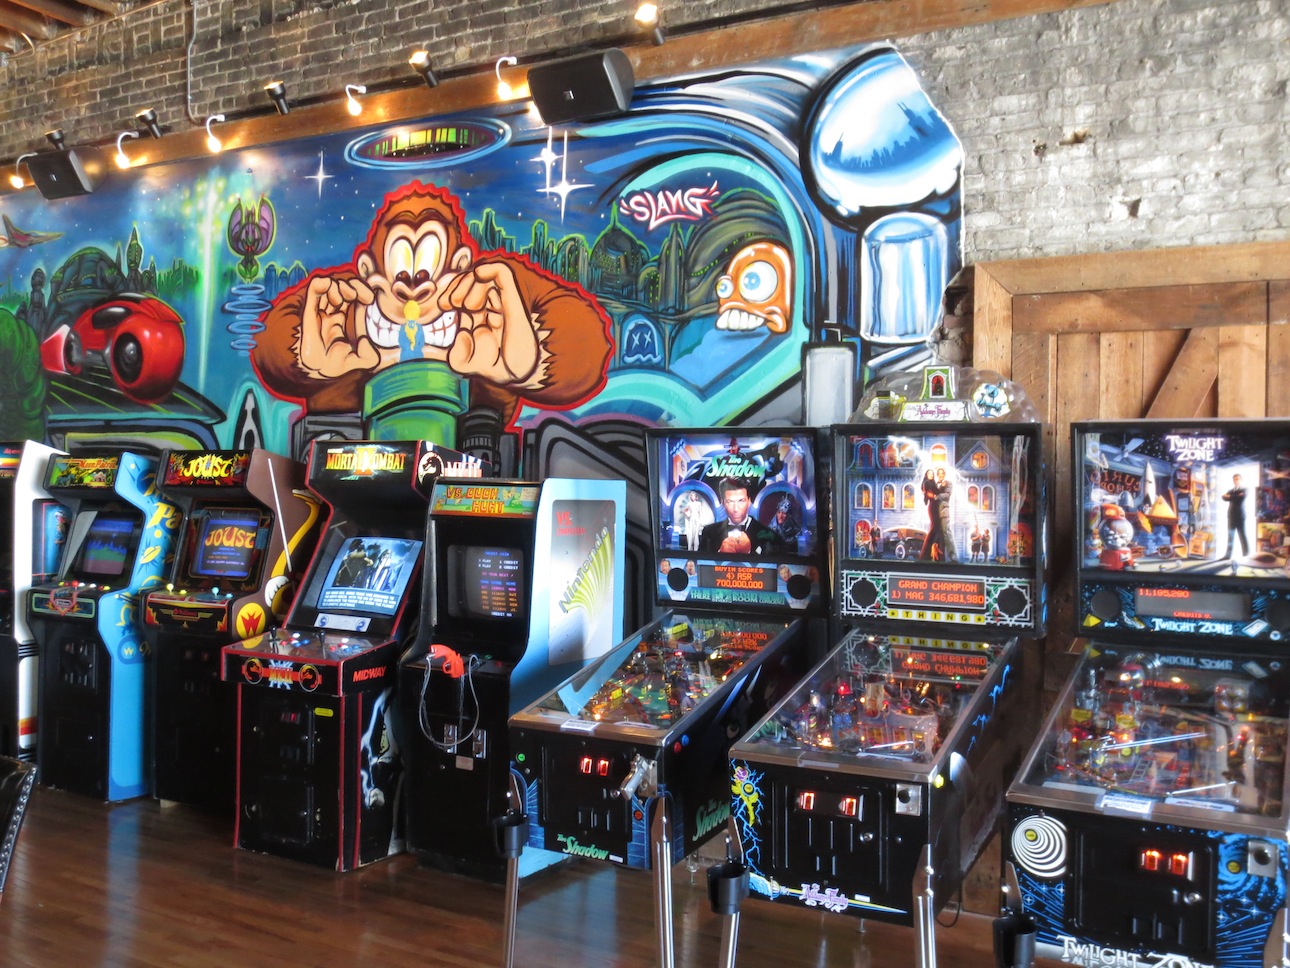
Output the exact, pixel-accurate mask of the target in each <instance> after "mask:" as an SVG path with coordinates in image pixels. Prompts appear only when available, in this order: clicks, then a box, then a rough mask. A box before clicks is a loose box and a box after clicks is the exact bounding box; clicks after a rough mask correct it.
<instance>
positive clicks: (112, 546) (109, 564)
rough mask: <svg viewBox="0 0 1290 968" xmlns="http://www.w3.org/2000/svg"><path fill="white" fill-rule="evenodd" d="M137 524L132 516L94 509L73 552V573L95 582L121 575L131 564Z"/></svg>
mask: <svg viewBox="0 0 1290 968" xmlns="http://www.w3.org/2000/svg"><path fill="white" fill-rule="evenodd" d="M139 524H140V522H139V519H138V517H137V516H135V515H130V514H121V513H115V512H108V511H99V512H96V513H95V515H94V520H93V521H92V522H91V523H90V526H89V528H88V529H87V530H86V532H85V538H84V540H82V541H81V546H80V548H79V549H78V551H77V554H76V561H75V563H74V565H73V569H72V570H73V572H74V574H75V576H76V577H77V578H81V579H85V580H89V581H95V580H99V579H104V578H120V577H121V576H122V575H124V574H125V572H126V570H127V569H128V568H129V567H130V565H131V564H132V557H133V555H134V549H135V545H136V543H137V542H138V538H139V530H140V529H139Z"/></svg>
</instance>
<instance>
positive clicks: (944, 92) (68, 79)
mask: <svg viewBox="0 0 1290 968" xmlns="http://www.w3.org/2000/svg"><path fill="white" fill-rule="evenodd" d="M634 6H635V4H634V3H632V2H630V0H429V2H427V0H393V2H390V3H388V4H375V3H371V2H363V0H341V2H328V0H323V2H311V3H303V2H300V0H229V2H217V0H196V3H195V4H193V3H189V2H183V0H160V2H158V3H156V4H153V5H151V6H147V7H144V8H141V9H138V10H135V11H132V12H131V13H129V14H127V15H125V16H122V17H120V18H118V19H116V20H113V21H109V22H106V23H101V24H97V25H94V26H92V27H89V28H86V29H84V30H80V31H74V32H68V33H67V34H65V35H64V36H63V37H62V38H60V39H59V40H57V41H54V42H51V43H48V44H46V45H44V46H42V47H40V48H39V49H38V50H37V51H35V52H31V51H27V52H24V53H20V54H16V55H12V56H10V57H9V58H8V59H7V63H5V64H4V66H3V67H0V85H2V86H0V91H3V94H0V103H2V105H3V106H2V108H0V110H2V111H3V116H4V117H5V118H6V119H7V120H6V123H5V124H4V125H3V126H0V157H3V158H13V157H15V156H17V155H18V154H19V153H20V152H22V151H26V150H31V149H32V148H34V147H42V148H43V147H44V146H45V144H44V139H43V134H44V132H45V131H46V130H48V129H49V128H51V127H55V126H61V127H63V128H64V129H65V130H66V131H67V132H68V135H69V139H70V140H71V141H73V142H91V141H98V142H100V143H101V142H104V141H106V140H108V139H110V138H111V137H112V136H113V135H114V134H115V133H116V132H117V131H119V130H120V129H122V128H124V127H130V126H131V124H132V117H133V114H134V113H135V111H137V110H138V109H139V108H141V107H143V106H147V105H152V106H154V107H156V108H157V110H158V112H159V114H160V115H161V117H162V121H163V124H165V125H166V126H167V127H169V128H186V127H188V126H189V122H188V121H187V120H186V117H185V115H186V109H187V105H186V104H185V89H186V83H187V77H186V70H185V65H186V58H185V55H186V52H187V47H188V43H189V40H190V36H191V31H192V29H193V28H192V23H193V21H192V17H193V15H194V14H195V15H196V34H195V45H194V53H193V57H192V62H191V67H192V102H191V109H192V116H193V117H196V118H205V116H206V115H208V114H212V113H215V112H224V113H226V114H229V115H235V114H239V113H245V112H248V111H263V110H264V108H265V101H264V95H263V93H262V92H261V90H260V88H261V85H262V83H263V82H264V81H266V80H269V79H271V77H280V78H281V79H282V80H284V81H285V82H286V83H287V84H288V89H289V91H290V93H291V96H292V99H293V100H297V101H298V100H307V99H310V98H321V97H324V96H329V95H338V94H339V93H340V91H341V89H342V88H343V85H344V84H345V83H347V82H358V81H361V82H362V83H365V84H367V85H369V87H380V86H382V85H392V84H398V83H404V82H406V81H407V80H408V67H407V64H406V57H407V54H408V52H409V51H410V50H411V49H413V48H414V47H416V46H418V45H424V46H425V47H427V48H428V49H430V50H431V51H433V52H434V63H435V67H436V69H438V70H441V71H447V72H451V71H454V70H467V69H478V68H480V67H481V65H487V64H490V63H492V62H493V61H494V60H495V59H496V58H497V57H498V56H501V55H502V54H514V55H517V56H519V57H521V58H522V59H528V60H536V59H541V58H542V57H544V56H546V55H549V54H550V53H551V52H552V51H567V50H570V49H574V48H577V47H579V46H580V45H598V44H600V45H603V44H606V43H611V42H613V41H614V40H615V39H617V38H622V37H625V36H626V35H627V34H628V33H629V32H630V30H631V24H630V16H631V11H632V9H634ZM784 7H785V4H784V3H782V2H779V3H776V2H768V0H761V2H758V0H686V2H684V3H673V4H671V6H670V10H669V13H668V18H669V21H670V23H671V25H672V26H673V27H684V26H685V25H686V24H690V25H694V24H702V23H708V22H711V21H713V20H715V19H717V18H722V17H729V16H746V15H750V14H754V13H757V12H767V11H770V10H775V9H782V8H784ZM1288 41H1290V6H1288V5H1287V4H1286V3H1285V2H1284V0H1242V2H1239V3H1231V2H1223V0H1119V2H1115V3H1108V4H1106V5H1102V6H1094V7H1086V8H1081V9H1078V10H1071V11H1066V12H1063V13H1059V14H1044V15H1039V16H1031V17H1024V18H1020V19H1015V20H1006V21H1000V22H996V23H991V24H988V25H985V26H979V27H970V28H963V29H957V30H947V31H937V32H931V33H925V34H920V35H917V36H914V37H908V38H902V39H901V40H900V41H899V44H898V46H899V47H900V49H901V50H902V51H903V52H904V53H905V55H906V56H907V57H908V58H909V60H910V62H911V63H912V64H913V65H914V67H915V69H916V70H917V71H918V73H919V75H920V76H921V77H922V78H923V82H924V84H925V86H926V87H927V89H928V91H929V93H930V94H931V96H932V100H933V102H934V103H935V104H936V105H937V106H938V107H940V109H941V110H942V111H943V112H944V113H945V115H946V117H947V118H948V119H949V120H950V123H951V124H952V125H953V127H954V128H955V130H956V131H957V132H958V134H959V137H960V138H961V139H962V141H963V144H964V147H965V151H966V165H965V193H964V196H965V208H966V216H965V225H966V238H965V245H966V248H967V253H966V254H967V258H968V260H969V261H980V260H983V259H999V258H1013V257H1024V256H1035V255H1059V254H1070V253H1076V252H1089V251H1106V250H1117V249H1129V248H1148V247H1161V246H1176V245H1190V244H1198V245H1199V244H1214V243H1224V242H1246V241H1260V240H1270V239H1284V238H1287V237H1290V191H1287V188H1288V187H1290V156H1287V154H1286V152H1285V150H1284V149H1285V146H1286V145H1287V144H1290V107H1288V106H1287V98H1286V89H1287V80H1288V79H1290V58H1286V57H1285V56H1284V51H1285V49H1286V45H1287V42H1288Z"/></svg>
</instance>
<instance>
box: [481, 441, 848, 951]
mask: <svg viewBox="0 0 1290 968" xmlns="http://www.w3.org/2000/svg"><path fill="white" fill-rule="evenodd" d="M646 447H647V454H648V459H649V480H648V485H649V487H648V490H649V494H650V496H651V518H652V521H651V524H652V531H653V537H654V561H653V574H654V576H655V581H656V585H655V589H656V593H657V598H656V600H657V602H658V604H659V606H660V609H659V612H658V617H657V618H656V619H655V620H654V621H653V622H651V623H649V624H648V625H646V626H645V627H644V628H643V629H641V630H639V631H637V632H636V633H634V634H633V635H630V636H629V637H628V638H627V639H625V640H624V641H622V642H621V643H619V644H618V645H617V646H615V647H614V648H613V650H612V651H610V652H609V653H607V654H606V655H605V656H604V657H603V658H602V659H600V660H598V661H597V662H594V663H593V664H591V665H590V666H588V667H587V668H586V669H585V670H583V671H581V672H578V673H577V674H575V675H574V676H572V677H571V678H569V679H567V680H566V681H565V682H563V683H562V684H560V685H559V686H558V687H556V688H555V689H553V690H552V691H551V692H549V693H547V694H546V695H545V696H543V697H541V698H540V699H538V700H537V701H536V702H534V703H533V704H531V705H530V706H528V707H527V708H526V709H524V710H522V711H521V712H519V713H517V714H516V715H515V716H513V717H512V718H511V750H512V754H513V755H514V758H515V763H516V769H517V771H518V775H519V779H518V783H517V786H518V788H519V792H520V794H521V796H522V797H523V799H522V801H521V803H520V804H519V806H520V807H521V808H522V809H523V814H521V815H522V816H527V818H528V824H529V828H528V836H527V843H528V844H531V845H534V846H540V847H543V848H545V849H547V850H551V851H557V852H563V853H565V854H570V855H572V856H575V857H584V858H593V859H597V860H606V861H609V862H611V863H614V864H618V865H621V866H624V867H630V868H638V869H642V870H651V871H652V872H653V878H654V885H655V899H656V907H655V914H656V924H657V927H658V944H659V954H660V959H661V963H662V964H664V965H671V964H672V963H673V944H672V908H671V868H672V865H673V864H675V863H676V862H677V861H679V860H680V859H681V858H682V857H684V856H685V855H687V854H689V853H691V852H692V851H694V850H695V849H696V848H698V847H699V846H700V845H702V844H703V843H704V842H706V841H707V840H708V839H709V838H711V837H712V836H714V835H716V834H717V833H719V832H721V830H722V829H723V827H724V824H725V821H726V819H727V817H728V816H729V811H730V796H729V779H728V769H727V768H728V761H727V755H728V751H729V747H730V742H731V739H732V738H733V737H735V736H738V735H739V734H740V733H741V732H742V731H743V730H744V729H746V728H747V727H748V726H750V725H752V723H753V722H754V721H755V720H756V719H757V718H758V717H759V716H761V715H762V714H763V713H764V712H765V711H766V709H767V708H769V706H770V704H771V703H772V702H773V701H774V700H775V699H778V698H779V697H780V696H781V695H782V694H783V689H784V688H785V687H787V686H788V685H791V684H792V682H794V681H796V679H797V678H798V677H799V676H800V675H801V674H802V673H803V672H804V671H805V669H806V667H807V665H808V662H807V660H806V656H805V652H806V649H807V643H806V641H805V639H806V633H807V629H808V625H809V624H810V621H811V620H812V619H817V620H819V621H820V622H822V621H823V616H824V612H825V607H826V606H825V599H826V595H825V592H824V589H823V587H822V585H821V575H822V573H823V571H824V569H823V563H822V560H821V558H820V556H819V551H820V549H821V548H822V547H823V545H824V538H823V536H822V535H821V531H820V527H819V525H820V523H821V522H820V519H819V514H820V506H819V501H818V496H817V492H816V486H817V468H816V461H815V454H816V439H815V431H813V430H809V429H803V428H800V427H798V428H791V429H779V428H770V429H763V428H759V429H757V430H744V429H739V428H720V429H715V430H713V429H708V430H657V429H656V430H650V431H648V432H647V435H646ZM818 631H819V634H820V635H821V636H822V635H823V630H822V629H819V630H818ZM512 813H513V814H514V813H515V811H512ZM516 826H519V824H516ZM507 893H508V907H507V912H506V913H507V918H508V921H509V924H508V927H507V935H508V941H507V943H508V946H509V945H510V944H511V941H510V939H509V935H510V934H511V933H512V932H513V926H514V912H515V908H516V903H517V894H518V884H517V882H514V881H513V879H512V878H510V877H509V874H508V892H507ZM509 958H510V952H509V951H508V961H509Z"/></svg>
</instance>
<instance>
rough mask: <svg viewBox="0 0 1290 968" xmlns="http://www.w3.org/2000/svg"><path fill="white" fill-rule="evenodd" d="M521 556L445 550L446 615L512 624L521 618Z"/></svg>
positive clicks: (483, 549) (506, 551)
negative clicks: (446, 576) (446, 571)
mask: <svg viewBox="0 0 1290 968" xmlns="http://www.w3.org/2000/svg"><path fill="white" fill-rule="evenodd" d="M527 585H528V579H527V573H526V571H525V569H524V552H523V551H522V550H521V549H519V548H499V547H493V546H482V545H450V546H449V547H448V614H449V615H451V616H452V617H453V618H466V619H496V620H502V621H511V620H514V619H517V618H520V617H521V616H522V615H523V614H524V608H525V601H524V592H525V588H526V586H527Z"/></svg>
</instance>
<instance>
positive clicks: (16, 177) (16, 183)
mask: <svg viewBox="0 0 1290 968" xmlns="http://www.w3.org/2000/svg"><path fill="white" fill-rule="evenodd" d="M35 154H36V152H34V151H28V152H27V153H26V154H21V155H19V156H18V160H17V161H15V162H14V163H13V174H12V175H10V176H9V184H10V185H12V186H13V187H14V188H26V187H27V183H26V182H25V181H23V180H22V175H20V174H18V170H19V169H20V168H22V163H23V162H24V161H26V160H27V159H28V158H30V157H32V156H33V155H35Z"/></svg>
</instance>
